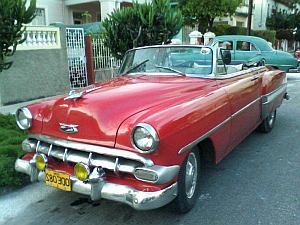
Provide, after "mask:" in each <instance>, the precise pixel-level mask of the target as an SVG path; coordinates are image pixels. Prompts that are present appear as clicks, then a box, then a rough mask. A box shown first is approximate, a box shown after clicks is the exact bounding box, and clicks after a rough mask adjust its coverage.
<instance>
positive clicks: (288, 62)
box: [212, 35, 300, 72]
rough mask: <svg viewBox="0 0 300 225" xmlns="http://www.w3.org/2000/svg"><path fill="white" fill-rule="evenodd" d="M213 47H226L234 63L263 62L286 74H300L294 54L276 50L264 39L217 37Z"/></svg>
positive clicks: (299, 67) (233, 36)
mask: <svg viewBox="0 0 300 225" xmlns="http://www.w3.org/2000/svg"><path fill="white" fill-rule="evenodd" d="M212 45H213V46H219V47H225V46H224V45H226V47H227V49H229V50H230V51H231V55H232V63H233V64H240V63H242V62H245V61H257V60H262V61H263V62H264V63H265V64H266V65H269V66H272V67H274V68H276V69H280V70H283V71H285V72H299V71H300V65H299V62H298V61H297V60H296V59H295V58H294V57H293V55H292V54H290V53H288V52H284V51H279V50H274V49H273V48H272V46H271V45H270V44H269V43H268V42H267V41H266V40H264V39H262V38H259V37H254V36H245V35H224V36H217V37H216V38H215V39H214V41H213V44H212Z"/></svg>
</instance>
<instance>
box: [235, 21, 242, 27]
mask: <svg viewBox="0 0 300 225" xmlns="http://www.w3.org/2000/svg"><path fill="white" fill-rule="evenodd" d="M236 26H237V27H244V22H240V21H236Z"/></svg>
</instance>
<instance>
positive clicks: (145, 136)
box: [131, 123, 159, 153]
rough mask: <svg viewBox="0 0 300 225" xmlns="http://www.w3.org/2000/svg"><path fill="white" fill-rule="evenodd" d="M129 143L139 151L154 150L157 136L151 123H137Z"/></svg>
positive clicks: (156, 144)
mask: <svg viewBox="0 0 300 225" xmlns="http://www.w3.org/2000/svg"><path fill="white" fill-rule="evenodd" d="M131 143H132V145H133V147H134V148H136V149H137V150H139V151H140V152H142V153H150V152H153V151H155V150H156V148H157V146H158V144H159V138H158V135H157V133H156V131H155V129H154V128H153V127H152V126H151V125H149V124H146V123H139V124H138V125H137V126H136V127H135V128H134V129H133V131H132V134H131Z"/></svg>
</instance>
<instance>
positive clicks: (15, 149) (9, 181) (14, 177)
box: [0, 114, 29, 188]
mask: <svg viewBox="0 0 300 225" xmlns="http://www.w3.org/2000/svg"><path fill="white" fill-rule="evenodd" d="M25 138H26V133H25V132H24V131H22V130H20V129H19V128H18V126H17V124H16V120H15V117H14V116H12V115H2V114H0V188H3V187H18V186H21V185H23V184H24V183H27V182H28V180H29V178H28V176H25V175H24V174H21V173H18V172H16V171H15V168H14V167H15V161H16V159H17V158H18V157H20V156H22V155H24V151H22V146H21V144H22V141H23V140H24V139H25Z"/></svg>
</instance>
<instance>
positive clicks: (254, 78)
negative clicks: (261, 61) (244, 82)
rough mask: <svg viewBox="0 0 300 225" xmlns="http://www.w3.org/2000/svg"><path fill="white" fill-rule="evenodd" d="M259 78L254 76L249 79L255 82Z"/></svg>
mask: <svg viewBox="0 0 300 225" xmlns="http://www.w3.org/2000/svg"><path fill="white" fill-rule="evenodd" d="M258 78H259V76H254V77H252V78H251V81H254V80H257V79H258Z"/></svg>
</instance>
